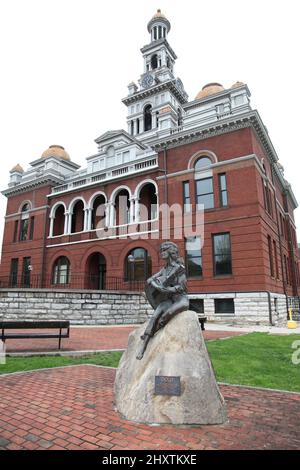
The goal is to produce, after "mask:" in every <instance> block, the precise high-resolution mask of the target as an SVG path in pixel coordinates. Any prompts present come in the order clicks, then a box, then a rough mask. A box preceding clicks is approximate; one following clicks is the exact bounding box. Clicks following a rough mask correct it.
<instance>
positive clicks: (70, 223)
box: [66, 212, 73, 235]
mask: <svg viewBox="0 0 300 470" xmlns="http://www.w3.org/2000/svg"><path fill="white" fill-rule="evenodd" d="M72 215H73V212H68V213H67V231H66V234H67V235H69V234H70V233H71V229H72Z"/></svg>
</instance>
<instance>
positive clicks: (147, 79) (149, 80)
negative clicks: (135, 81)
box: [142, 73, 154, 88]
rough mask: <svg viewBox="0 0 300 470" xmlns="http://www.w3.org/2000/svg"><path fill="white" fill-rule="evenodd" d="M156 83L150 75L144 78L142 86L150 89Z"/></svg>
mask: <svg viewBox="0 0 300 470" xmlns="http://www.w3.org/2000/svg"><path fill="white" fill-rule="evenodd" d="M153 82H154V79H153V77H152V75H150V74H149V73H148V74H147V75H145V76H144V78H143V80H142V86H143V87H144V88H148V87H149V86H151V85H152V84H153Z"/></svg>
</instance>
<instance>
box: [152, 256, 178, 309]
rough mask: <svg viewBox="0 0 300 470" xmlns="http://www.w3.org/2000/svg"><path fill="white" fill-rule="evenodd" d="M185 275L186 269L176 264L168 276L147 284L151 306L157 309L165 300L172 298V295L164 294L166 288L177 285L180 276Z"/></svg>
mask: <svg viewBox="0 0 300 470" xmlns="http://www.w3.org/2000/svg"><path fill="white" fill-rule="evenodd" d="M184 273H185V267H184V266H183V265H182V264H176V266H174V267H173V269H172V271H171V272H170V273H169V274H168V275H161V276H158V277H154V278H153V279H152V280H151V282H150V283H148V282H146V284H145V294H146V297H147V299H148V301H149V303H150V305H151V306H152V307H153V308H154V309H155V308H157V307H158V305H159V304H160V303H161V302H163V301H164V300H168V299H169V298H170V293H168V292H164V291H163V290H161V289H163V288H164V287H172V286H174V285H176V281H177V278H178V276H180V275H181V274H184Z"/></svg>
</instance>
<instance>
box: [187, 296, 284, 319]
mask: <svg viewBox="0 0 300 470" xmlns="http://www.w3.org/2000/svg"><path fill="white" fill-rule="evenodd" d="M189 297H190V298H191V299H203V301H204V313H205V315H206V316H207V319H208V321H214V322H217V323H230V324H232V325H238V326H243V325H266V326H269V325H270V319H269V318H270V317H269V296H268V293H267V292H236V293H234V292H230V293H226V292H225V293H218V294H217V293H216V294H190V295H189ZM215 299H233V303H234V313H222V314H218V313H216V312H215V302H214V300H215ZM270 305H271V314H272V322H273V324H274V325H276V326H285V325H286V321H287V309H286V297H285V295H282V294H277V293H270Z"/></svg>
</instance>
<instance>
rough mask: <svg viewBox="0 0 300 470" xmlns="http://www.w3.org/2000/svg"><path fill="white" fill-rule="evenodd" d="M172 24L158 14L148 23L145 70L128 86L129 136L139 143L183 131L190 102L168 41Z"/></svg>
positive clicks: (126, 99) (144, 55)
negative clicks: (175, 66)
mask: <svg viewBox="0 0 300 470" xmlns="http://www.w3.org/2000/svg"><path fill="white" fill-rule="evenodd" d="M170 29H171V25H170V22H169V20H168V19H167V18H166V17H165V15H163V14H162V13H161V11H160V10H157V12H156V13H155V15H154V16H153V18H151V20H150V21H149V23H148V32H149V33H150V43H149V44H147V45H146V46H144V47H143V48H142V49H141V52H142V54H143V59H144V70H143V73H142V75H141V77H140V79H139V80H138V85H139V86H138V85H136V84H135V83H134V82H132V83H130V84H129V85H128V96H127V97H126V98H124V99H123V100H122V101H123V103H124V104H125V105H126V106H127V108H128V116H127V124H128V132H129V134H131V135H134V136H135V137H136V138H138V139H139V140H143V141H144V140H145V141H147V142H148V141H149V143H150V142H151V140H152V139H153V138H156V139H157V138H158V137H162V136H163V135H165V134H166V133H170V129H174V130H175V129H176V128H180V126H181V125H182V120H183V118H184V110H183V108H182V105H183V104H185V103H186V102H187V100H188V96H187V93H186V92H185V90H184V88H183V84H182V81H181V80H180V79H179V78H176V77H175V75H174V64H175V61H176V59H177V56H176V54H175V52H174V51H173V49H172V48H171V46H170V44H169V43H168V40H167V37H168V33H169V31H170Z"/></svg>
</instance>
